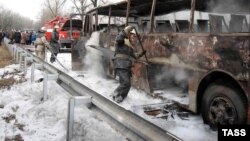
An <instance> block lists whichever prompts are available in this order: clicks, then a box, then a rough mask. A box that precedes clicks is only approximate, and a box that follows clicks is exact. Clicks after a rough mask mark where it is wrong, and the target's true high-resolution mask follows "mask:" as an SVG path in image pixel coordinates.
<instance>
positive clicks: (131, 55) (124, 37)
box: [111, 26, 146, 103]
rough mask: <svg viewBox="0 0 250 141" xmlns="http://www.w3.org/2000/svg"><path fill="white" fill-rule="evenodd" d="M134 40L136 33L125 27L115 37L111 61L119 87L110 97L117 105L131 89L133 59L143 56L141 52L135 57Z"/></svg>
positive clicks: (131, 27)
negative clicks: (113, 53)
mask: <svg viewBox="0 0 250 141" xmlns="http://www.w3.org/2000/svg"><path fill="white" fill-rule="evenodd" d="M135 40H136V32H135V28H134V27H133V26H127V27H125V28H124V30H122V31H121V32H120V33H119V34H118V35H117V37H116V39H115V41H116V45H115V47H116V49H115V55H114V59H113V63H114V68H115V75H117V76H118V77H119V83H120V84H119V86H118V87H117V88H116V89H115V91H114V92H113V94H112V95H111V96H112V98H113V100H114V101H116V102H117V103H120V102H122V101H123V99H124V98H126V96H127V95H128V92H129V90H130V87H131V80H130V78H131V77H132V70H131V68H132V63H133V61H134V60H135V59H138V58H140V57H141V56H143V55H144V54H145V53H146V51H143V52H142V53H140V54H139V55H138V56H136V55H135V52H134V49H133V42H135Z"/></svg>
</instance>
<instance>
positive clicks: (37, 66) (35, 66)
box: [31, 62, 43, 82]
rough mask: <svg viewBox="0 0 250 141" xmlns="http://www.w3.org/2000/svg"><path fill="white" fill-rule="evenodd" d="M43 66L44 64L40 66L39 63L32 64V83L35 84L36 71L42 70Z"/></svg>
mask: <svg viewBox="0 0 250 141" xmlns="http://www.w3.org/2000/svg"><path fill="white" fill-rule="evenodd" d="M42 67H43V65H42V64H38V63H34V62H33V63H32V65H31V82H34V78H35V69H42Z"/></svg>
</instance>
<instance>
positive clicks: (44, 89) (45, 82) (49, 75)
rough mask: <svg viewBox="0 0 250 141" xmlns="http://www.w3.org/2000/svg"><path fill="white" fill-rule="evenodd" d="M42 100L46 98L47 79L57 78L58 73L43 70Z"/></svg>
mask: <svg viewBox="0 0 250 141" xmlns="http://www.w3.org/2000/svg"><path fill="white" fill-rule="evenodd" d="M43 76H44V77H43V101H45V100H46V99H48V81H50V80H57V79H58V74H48V73H45V72H44V75H43Z"/></svg>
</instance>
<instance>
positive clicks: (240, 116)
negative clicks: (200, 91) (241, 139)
mask: <svg viewBox="0 0 250 141" xmlns="http://www.w3.org/2000/svg"><path fill="white" fill-rule="evenodd" d="M201 112H202V117H203V120H204V122H205V123H206V124H209V125H210V127H211V128H212V129H215V130H216V129H217V125H233V124H246V119H247V108H246V106H245V101H244V99H243V98H242V96H241V93H239V92H238V91H237V89H233V88H231V87H229V86H225V85H219V84H211V85H210V86H208V88H207V89H206V91H205V93H204V96H203V98H202V104H201Z"/></svg>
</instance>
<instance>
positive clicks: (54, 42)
mask: <svg viewBox="0 0 250 141" xmlns="http://www.w3.org/2000/svg"><path fill="white" fill-rule="evenodd" d="M58 29H59V26H58V25H55V26H54V29H53V32H52V33H51V34H52V35H51V41H50V46H51V57H50V62H51V63H53V62H55V60H56V56H57V54H58V53H59V47H60V46H59V43H58V39H59V35H58Z"/></svg>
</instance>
